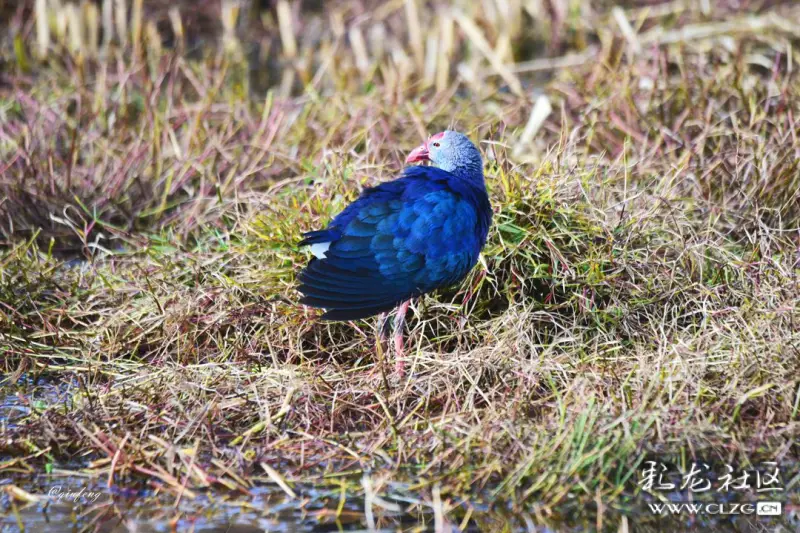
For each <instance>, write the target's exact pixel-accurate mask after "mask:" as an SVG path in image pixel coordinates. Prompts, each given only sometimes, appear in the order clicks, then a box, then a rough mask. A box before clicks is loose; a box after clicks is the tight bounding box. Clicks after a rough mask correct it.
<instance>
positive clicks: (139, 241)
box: [0, 2, 800, 529]
mask: <svg viewBox="0 0 800 533" xmlns="http://www.w3.org/2000/svg"><path fill="white" fill-rule="evenodd" d="M145 4H147V5H146V6H145V7H146V9H145V10H144V11H143V12H142V14H141V15H138V14H137V13H138V12H137V10H136V5H137V3H136V2H134V8H133V11H132V13H131V16H130V20H129V24H130V26H128V25H123V23H122V22H120V23H117V22H115V26H114V28H115V31H116V32H117V33H115V34H114V35H115V36H114V38H113V40H111V41H110V42H109V43H108V45H107V46H103V45H102V42H103V38H102V37H101V36H102V35H106V34H107V33H108V31H106V30H103V31H101V30H97V29H96V30H92V25H91V21H92V20H95V19H96V20H97V24H98V25H99V28H105V27H104V26H102V20H103V17H102V10H101V9H97V10H95V11H93V10H92V8H88V7H85V8H82V10H78V9H75V10H74V12H73V11H70V9H67V8H64V9H66V14H64V15H62V14H61V12H60V11H53V10H48V11H47V12H46V13H45V15H44V16H45V21H46V22H45V23H43V24H45V25H46V26H47V27H48V29H49V30H48V31H50V30H52V31H51V32H50V33H51V35H50V37H49V39H50V40H49V41H48V44H47V46H46V47H45V48H46V53H44V52H42V51H37V50H39V48H38V47H39V43H41V33H37V13H38V14H40V15H41V13H40V12H37V11H36V10H35V9H33V6H34V4H33V3H31V6H30V7H31V9H15V10H13V9H12V10H9V13H10V15H9V17H8V20H9V21H10V22H9V25H8V27H7V28H6V30H5V31H6V34H5V35H4V41H3V42H4V46H3V50H4V52H3V55H2V56H0V234H1V235H2V239H3V245H4V249H3V250H2V251H0V367H2V368H3V371H4V372H6V378H5V382H4V387H8V388H12V389H13V390H15V391H17V392H20V393H21V394H24V393H25V392H26V391H28V390H29V388H30V387H32V385H31V381H30V380H31V379H32V378H40V379H42V380H45V381H48V382H54V383H61V384H62V387H64V388H66V389H68V390H69V392H70V399H69V401H66V402H59V403H52V404H47V403H45V404H43V405H42V404H36V405H34V406H33V408H32V409H31V412H30V414H29V415H28V416H26V417H24V418H23V419H22V420H20V421H17V422H16V423H15V424H14V425H13V426H12V427H9V428H8V431H7V435H8V438H6V439H4V440H2V441H0V455H1V456H2V457H3V460H2V461H0V469H3V470H6V471H7V472H41V471H44V470H45V469H47V468H50V467H49V466H48V465H53V464H55V465H58V464H60V463H62V462H66V461H76V460H78V461H84V462H85V469H84V471H91V472H92V473H94V474H97V475H99V476H102V478H103V479H106V478H109V479H111V478H113V479H116V480H117V481H119V482H125V480H128V479H145V480H147V481H149V482H152V483H154V484H157V485H158V486H160V487H161V490H162V491H165V492H168V493H172V494H174V495H175V497H176V498H178V497H179V495H182V494H186V495H183V496H180V497H188V496H187V495H190V493H185V491H186V490H190V491H200V490H203V489H206V488H209V489H214V490H219V491H225V492H228V491H230V492H232V493H234V494H238V493H245V492H246V491H247V490H248V488H250V487H251V486H252V485H253V484H254V483H258V482H267V483H277V484H278V485H279V486H282V487H283V486H285V487H286V490H287V492H288V493H292V494H297V493H299V494H300V495H302V488H303V487H307V486H309V485H313V486H321V487H326V488H329V489H331V488H333V489H336V490H340V491H341V493H342V494H345V495H346V497H347V498H366V501H367V502H369V505H373V504H374V505H375V507H376V511H375V512H376V513H378V512H379V509H382V508H386V507H389V508H391V505H390V504H387V503H386V502H385V501H384V500H381V499H380V498H383V499H389V500H392V499H393V498H394V499H396V500H398V501H400V502H401V503H402V507H403V508H407V507H408V508H410V509H411V510H412V512H417V511H419V512H421V511H423V510H424V511H426V512H427V511H428V510H431V509H432V510H433V512H434V514H435V516H436V519H437V520H440V519H442V518H441V517H445V518H444V519H446V520H449V521H452V522H453V523H454V524H459V523H462V522H464V523H467V522H468V521H469V520H470V519H471V518H472V519H476V520H494V519H495V515H494V514H491V513H490V515H489V516H491V518H487V517H486V510H487V506H488V508H489V509H490V510H493V512H494V513H496V514H498V515H503V514H504V513H506V512H509V511H510V512H511V513H513V514H515V515H516V516H517V517H524V516H529V517H532V518H533V519H534V520H535V521H537V522H547V521H550V520H555V521H558V520H559V517H560V516H561V515H564V514H570V515H573V518H574V517H575V516H577V517H578V519H579V520H581V521H585V523H588V524H589V525H590V527H596V528H598V529H604V528H611V527H614V528H616V527H618V524H620V521H621V520H622V519H621V518H620V516H619V514H618V513H615V512H613V511H615V510H629V509H631V508H633V507H635V506H637V505H639V504H640V503H641V501H643V500H644V496H643V495H641V494H640V493H639V490H638V488H637V482H638V481H639V476H638V470H639V469H640V468H641V463H642V461H643V460H644V459H645V458H647V457H670V458H671V459H672V460H675V461H678V462H680V461H684V462H685V463H688V462H691V461H692V460H695V459H698V460H699V459H702V460H707V461H711V462H714V463H717V464H724V463H731V464H737V465H742V466H748V465H749V464H750V463H751V462H752V463H755V462H758V461H762V460H775V461H777V462H779V463H782V464H785V465H791V464H795V465H796V462H797V460H798V455H800V450H798V447H797V439H798V436H800V413H799V411H800V378H798V376H800V356H799V355H798V341H800V331H799V330H798V322H797V321H798V319H800V317H798V304H799V303H800V290H798V289H799V287H798V273H799V272H798V257H800V256H798V247H799V246H800V241H798V238H799V237H798V228H799V227H800V197H799V196H798V185H800V171H799V170H798V161H799V160H800V159H798V156H799V155H800V143H799V142H798V139H797V122H796V121H797V117H798V116H800V105H799V104H798V102H800V80H799V79H798V76H797V60H798V56H797V48H798V43H800V39H798V36H800V32H798V28H800V26H798V25H797V20H799V19H800V11H798V9H797V8H796V7H792V6H774V7H771V6H762V5H761V4H758V5H756V4H753V5H748V6H746V8H741V9H740V10H738V11H737V10H734V9H733V8H730V9H729V8H727V7H725V6H723V5H722V4H724V3H722V2H721V3H719V4H720V5H719V6H715V7H714V9H711V10H710V11H709V12H704V11H703V10H702V6H701V5H700V4H702V3H698V6H697V7H692V6H688V5H687V6H684V5H683V4H681V3H665V4H659V5H657V6H653V7H649V8H646V7H640V6H636V5H631V6H629V7H628V8H627V9H626V10H624V11H614V10H612V9H611V7H610V6H608V7H604V6H595V7H594V8H591V7H590V6H589V3H588V2H571V4H570V6H571V7H570V8H569V9H568V10H565V12H563V13H560V12H551V11H552V10H547V9H544V8H543V10H542V11H541V12H540V13H538V15H537V16H538V18H530V20H529V19H527V18H526V17H531V15H532V14H533V15H536V12H535V11H530V12H529V11H525V10H524V9H523V7H522V6H521V5H520V6H518V5H516V4H515V3H511V4H510V5H511V7H510V8H509V9H510V10H514V9H516V10H517V11H518V12H514V11H512V12H509V13H503V12H502V11H499V10H495V12H494V13H492V12H491V9H490V8H491V6H495V4H494V3H492V2H486V3H484V4H482V5H480V6H477V7H474V6H473V7H472V8H470V9H473V10H474V11H470V10H468V9H465V10H464V11H456V12H454V13H456V14H455V15H452V16H445V15H446V13H447V12H446V11H445V10H439V12H438V16H437V17H426V16H423V15H424V12H423V14H420V13H419V10H420V9H422V6H417V7H414V6H416V4H414V3H413V2H412V3H403V2H399V3H398V2H395V3H387V4H382V6H381V7H379V8H377V9H376V10H375V11H372V12H370V13H367V14H364V13H358V12H357V11H356V9H357V6H356V5H355V4H349V3H341V4H339V3H336V6H335V7H330V8H328V9H326V10H325V11H313V10H310V11H308V12H306V11H303V12H302V13H301V12H300V11H299V10H298V9H297V7H296V6H295V7H292V6H291V5H290V4H288V3H284V2H278V7H277V8H270V9H267V10H265V11H264V12H263V14H258V16H255V14H254V12H256V11H257V9H256V8H255V7H253V8H252V9H249V8H248V9H245V8H243V9H242V10H241V11H236V10H235V9H233V10H231V9H230V8H228V7H223V9H222V10H221V12H217V11H214V10H215V9H219V8H218V7H217V8H215V7H213V6H210V5H209V6H207V5H206V4H203V8H202V9H198V10H196V11H193V12H190V13H187V11H191V10H186V9H182V10H179V11H178V12H177V13H178V15H179V17H178V19H177V20H183V22H182V23H181V24H178V23H177V22H176V17H175V15H174V12H173V16H170V14H169V10H168V9H167V8H166V7H162V6H161V5H160V4H159V3H157V2H152V3H147V2H145ZM532 4H533V5H539V3H536V2H534V3H532ZM631 4H634V3H631ZM0 5H2V3H0ZM497 5H499V4H497ZM542 5H544V3H542ZM409 6H411V7H409ZM487 6H488V7H487ZM545 7H546V6H545ZM6 9H8V8H6ZM287 9H288V11H287ZM531 9H532V8H531ZM205 10H209V13H211V15H208V19H204V18H202V17H203V16H205V15H204V13H206V11H205ZM92 13H94V14H92ZM215 16H216V17H217V18H216V19H215V18H214V17H215ZM60 17H64V18H63V20H67V21H68V22H67V23H66V26H65V28H66V29H63V31H62V34H59V28H61V26H59V24H60V22H59V21H60V20H62V18H60ZM93 17H94V18H93ZM181 17H185V19H183V18H181ZM193 17H194V18H193ZM40 19H41V17H40ZM73 19H77V20H81V21H86V22H85V24H84V25H83V26H81V31H80V32H77V33H75V34H74V35H73V34H72V33H70V32H71V31H72V30H70V28H73V26H72V24H74V22H73ZM195 19H196V20H195ZM113 20H115V21H116V19H113ZM137 20H139V22H136V21H137ZM208 20H212V21H213V20H216V24H217V26H213V27H212V28H211V29H208V30H207V31H208V33H202V34H201V35H200V36H197V35H193V34H192V33H191V31H190V29H191V28H193V27H200V28H206V26H204V25H203V24H204V21H206V22H205V23H208ZM513 21H517V22H516V23H512V22H513ZM625 21H627V23H626V22H625ZM792 21H794V23H792ZM526 23H527V24H528V26H526ZM209 24H210V23H209ZM120 25H122V27H123V28H124V32H121V31H119V30H120ZM51 26H52V28H51ZM40 27H41V26H40ZM415 28H416V29H418V30H419V31H415ZM526 28H527V29H526ZM530 28H534V29H535V30H536V31H535V32H533V31H530ZM76 31H77V30H76ZM93 31H94V32H95V34H96V35H98V41H99V42H100V46H97V47H94V46H93V45H92V44H91V43H92V42H93V41H89V40H88V37H86V36H87V35H93V33H92V32H93ZM104 31H105V33H104ZM381 32H383V33H381ZM476 32H477V34H478V36H479V37H480V39H478V38H476V37H475V35H476ZM531 34H534V36H533V37H532V36H531ZM120 35H122V36H123V37H122V38H120ZM373 35H378V36H381V35H383V36H384V38H383V39H377V38H375V39H374V41H373V40H371V39H372V37H370V36H373ZM76 36H77V37H76ZM481 39H483V40H485V41H486V43H485V44H484V43H482V42H481ZM378 42H383V43H384V48H383V49H382V50H379V49H378V48H377V44H376V43H378ZM487 46H488V49H484V48H485V47H487ZM431 47H438V48H435V49H434V52H430V53H429V50H430V49H431ZM95 48H96V49H95ZM37 54H39V55H40V56H41V57H38V58H37ZM546 55H547V56H549V57H555V58H556V59H554V60H541V59H538V62H537V58H541V57H542V56H546ZM430 57H433V58H434V59H430ZM530 61H534V62H533V63H531V62H530ZM515 65H516V66H515ZM539 95H544V97H546V98H547V100H548V102H549V103H550V105H551V107H552V112H551V113H550V114H548V115H546V118H544V120H543V121H542V122H539V121H538V120H537V117H538V116H540V115H539V114H538V112H536V111H535V109H536V106H537V104H536V102H537V101H538V97H539ZM542 101H543V100H542ZM539 105H540V106H541V105H543V104H539ZM539 109H541V107H540V108H539ZM532 116H533V117H534V118H533V119H531V117H532ZM542 116H544V115H542ZM449 126H452V127H454V128H455V129H458V130H460V131H463V132H465V133H468V134H469V135H470V136H471V137H472V138H473V139H474V140H476V141H482V144H481V148H482V150H483V152H484V155H485V159H486V174H487V177H488V186H489V188H490V196H491V200H492V204H493V207H494V211H495V218H494V226H493V228H492V230H491V233H490V237H489V243H488V244H487V247H486V249H485V250H484V253H483V258H482V261H481V263H480V264H479V266H478V267H477V268H476V269H475V270H474V272H473V273H472V274H471V276H470V278H469V279H468V280H467V281H466V282H465V283H464V284H463V285H462V286H461V287H458V288H453V289H452V290H450V291H445V292H443V293H440V294H438V295H434V296H429V297H425V298H423V299H422V300H421V301H420V302H417V303H416V304H415V305H414V306H413V307H412V309H413V313H412V317H411V318H410V321H409V325H408V327H409V334H410V341H409V347H410V357H411V361H410V362H409V365H408V366H409V373H408V375H407V376H406V377H405V378H403V379H398V378H397V377H396V376H393V375H392V373H391V367H392V365H391V357H392V354H391V353H386V354H383V353H382V352H380V351H379V352H378V353H376V347H375V344H374V330H375V324H374V323H373V322H372V321H364V322H358V323H351V324H348V323H343V324H330V323H324V322H318V321H316V320H315V317H316V316H317V315H318V312H317V311H314V310H311V309H304V308H302V307H300V306H298V305H296V304H295V302H296V301H297V299H298V295H297V293H296V291H295V290H294V276H295V274H296V273H297V272H298V271H299V270H300V269H301V268H302V266H303V265H304V264H305V262H306V261H307V259H308V255H307V252H305V251H303V250H299V249H298V248H297V247H296V244H295V243H296V242H297V241H298V239H299V235H300V233H301V232H303V231H307V230H310V229H314V228H318V227H320V226H321V225H322V224H324V223H325V222H327V221H328V220H330V218H331V217H332V216H333V215H335V214H336V213H337V212H338V211H340V210H341V209H342V208H343V207H344V206H345V205H346V203H347V202H348V201H350V200H352V199H353V198H355V197H356V196H357V195H358V192H359V191H360V189H361V188H362V187H364V186H369V185H371V184H375V183H377V182H380V181H383V180H387V179H391V178H392V177H393V176H395V175H396V173H397V171H398V170H399V169H400V168H401V166H402V161H403V160H404V156H405V154H406V153H407V152H408V150H409V149H411V148H413V147H414V146H416V145H417V144H418V143H419V141H420V139H422V138H423V136H424V135H425V134H426V132H428V133H430V132H434V131H439V130H441V129H444V128H446V127H449ZM382 357H385V358H386V359H385V361H384V364H382V361H383V359H382ZM799 482H800V480H799V478H798V476H797V469H796V467H794V470H793V471H789V472H787V475H786V476H785V478H784V485H785V486H786V489H787V490H786V494H787V495H788V498H789V499H788V500H787V502H788V503H790V504H791V503H792V502H793V504H794V505H797V504H798V501H797V487H798V483H799ZM292 487H294V489H293V488H292ZM295 489H296V490H297V492H295ZM375 502H378V503H375ZM408 502H412V503H408ZM637 502H638V503H637ZM381 506H383V507H381ZM576 509H578V510H585V509H589V511H590V512H588V513H585V514H584V512H576V511H575V510H576ZM501 510H502V511H503V512H501ZM518 519H519V520H523V519H522V518H518ZM523 522H524V520H523Z"/></svg>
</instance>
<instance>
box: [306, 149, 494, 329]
mask: <svg viewBox="0 0 800 533" xmlns="http://www.w3.org/2000/svg"><path fill="white" fill-rule="evenodd" d="M458 135H460V134H458ZM465 139H466V138H465ZM467 142H469V141H467ZM469 144H470V146H472V144H471V143H469ZM473 149H474V146H473ZM475 152H476V153H477V149H475ZM478 160H479V161H480V155H479V154H478ZM453 170H454V171H453V172H450V171H447V170H443V169H441V168H436V167H408V168H407V169H406V170H405V171H404V173H403V175H402V176H401V177H400V178H399V179H396V180H394V181H389V182H386V183H382V184H380V185H378V186H376V187H374V188H370V189H366V190H365V191H364V192H363V193H362V194H361V196H360V197H359V198H358V199H357V200H355V201H354V202H353V203H351V204H350V205H348V206H347V207H346V208H345V209H344V210H343V211H342V212H341V213H339V215H337V216H336V217H335V218H334V219H333V221H331V223H330V224H329V225H328V227H327V228H326V229H324V230H319V231H311V232H308V233H306V234H304V235H303V236H304V239H303V241H302V242H301V243H300V244H301V245H319V246H323V248H321V249H324V244H325V243H329V244H328V245H327V249H324V252H323V253H321V254H319V255H320V256H321V257H317V258H314V259H312V260H311V261H310V262H309V264H308V266H307V267H306V268H305V269H304V270H303V272H301V273H300V275H299V276H298V279H299V281H300V287H299V290H300V292H301V293H303V295H304V297H303V299H302V300H301V302H302V303H304V304H306V305H310V306H313V307H321V308H325V309H326V310H327V312H326V313H325V314H324V315H323V316H322V318H323V319H328V320H354V319H359V318H365V317H368V316H371V315H374V314H378V313H380V312H383V311H388V310H390V309H392V308H394V307H395V306H397V305H398V304H400V303H401V302H404V301H406V300H408V299H410V298H413V297H416V296H419V295H421V294H424V293H427V292H430V291H432V290H434V289H436V288H438V287H443V286H447V285H452V284H454V283H456V282H458V281H461V279H463V278H464V277H465V276H466V275H467V274H468V273H469V271H470V270H471V269H472V267H473V266H474V265H475V263H476V262H477V261H478V256H479V254H480V251H481V249H482V248H483V246H484V244H485V243H486V235H487V233H488V230H489V224H490V222H491V215H492V211H491V206H490V204H489V198H488V195H487V193H486V187H485V185H484V181H483V172H482V169H480V167H479V168H478V170H477V172H475V170H476V169H475V168H474V165H473V167H469V168H466V167H465V168H454V169H453ZM312 251H313V248H312ZM315 253H316V252H315Z"/></svg>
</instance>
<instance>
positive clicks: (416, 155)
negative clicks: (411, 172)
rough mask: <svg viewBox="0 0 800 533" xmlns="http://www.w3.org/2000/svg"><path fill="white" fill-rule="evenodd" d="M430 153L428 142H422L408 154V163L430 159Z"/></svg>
mask: <svg viewBox="0 0 800 533" xmlns="http://www.w3.org/2000/svg"><path fill="white" fill-rule="evenodd" d="M430 160H431V159H430V154H429V153H428V143H427V142H425V143H422V144H420V145H419V146H417V147H416V148H414V149H413V150H411V153H410V154H408V157H407V158H406V163H418V162H420V161H430Z"/></svg>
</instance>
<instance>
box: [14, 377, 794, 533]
mask: <svg viewBox="0 0 800 533" xmlns="http://www.w3.org/2000/svg"><path fill="white" fill-rule="evenodd" d="M78 387H79V385H78V383H76V382H70V381H66V382H58V383H54V382H49V381H47V380H46V379H45V380H43V379H38V380H33V379H30V378H28V377H23V378H22V379H21V380H20V381H18V382H17V383H16V385H15V386H13V387H10V386H4V387H2V388H0V438H4V436H5V435H10V434H11V433H13V430H15V429H16V428H18V427H19V425H21V424H24V423H25V419H26V418H27V417H30V416H37V415H36V411H37V410H43V409H45V408H50V409H52V408H53V407H55V406H59V405H63V406H65V407H69V404H70V396H71V394H73V393H74V392H75V391H76V390H78ZM17 459H18V458H17V457H10V456H5V457H0V533H6V532H12V531H21V530H24V531H34V532H39V531H46V532H49V531H53V532H70V533H73V532H79V531H102V532H115V533H116V532H127V531H135V532H156V531H159V532H160V531H164V532H171V531H196V532H207V533H210V532H237V533H246V532H256V531H267V532H273V531H275V532H287V533H289V532H315V533H319V532H329V531H365V530H366V531H398V530H399V531H433V530H434V529H435V524H436V522H437V516H436V513H435V512H434V510H433V509H432V508H431V507H430V506H429V505H427V504H424V503H421V502H415V501H413V499H412V498H409V499H407V500H404V499H403V498H402V497H400V498H398V499H394V500H388V501H387V500H377V501H376V502H373V503H371V504H368V503H367V502H366V501H365V500H364V499H363V498H347V497H344V498H343V495H342V494H341V491H339V490H332V489H320V488H319V487H314V486H303V487H295V491H296V493H297V494H296V497H294V498H291V497H289V496H288V495H287V494H286V493H285V492H284V491H283V490H282V489H281V488H280V487H278V486H276V485H272V484H270V485H267V484H264V485H260V486H259V485H256V486H255V487H253V488H252V489H251V490H250V493H249V494H246V495H243V494H228V493H225V492H222V491H205V492H196V493H195V497H194V498H191V497H189V496H186V495H182V496H180V497H178V496H177V495H176V494H175V493H174V492H167V491H163V490H162V489H161V488H159V487H158V486H157V485H145V484H143V482H142V481H141V480H138V479H128V480H119V479H115V482H114V483H113V484H109V483H108V479H102V478H99V477H97V476H96V475H90V472H89V471H88V470H85V469H84V467H85V466H86V464H88V458H85V459H84V460H82V461H73V462H71V463H69V464H63V463H58V462H57V461H55V460H48V461H46V462H45V463H44V465H43V466H42V467H41V470H38V469H35V470H33V471H32V470H31V467H30V466H28V464H33V463H34V461H26V462H22V461H17ZM41 462H42V461H41V460H39V461H38V463H36V464H40V463H41ZM790 470H791V471H792V472H795V471H800V469H798V468H792V469H790ZM792 475H794V474H792ZM797 475H800V474H797ZM786 481H787V482H789V483H790V485H791V486H794V485H792V484H791V480H786ZM18 489H21V491H20V490H18ZM665 496H666V498H667V499H668V500H671V501H673V502H674V501H682V500H683V498H682V496H681V494H679V493H666V494H665ZM639 500H640V499H639ZM639 500H634V499H631V500H630V501H628V503H627V504H625V503H622V504H621V505H620V508H618V509H613V510H612V509H605V511H604V517H603V519H602V521H601V522H599V523H598V521H597V518H596V514H597V513H596V509H594V508H591V509H588V508H577V507H570V506H569V504H568V505H566V506H565V508H564V510H563V512H564V515H563V516H558V517H554V516H549V517H547V518H546V523H545V521H543V520H541V519H539V518H538V517H537V518H534V516H533V515H531V514H526V513H514V512H509V511H508V510H503V509H489V508H487V507H486V506H483V507H481V506H479V505H476V506H474V508H473V512H472V514H471V516H470V517H468V518H467V519H466V520H462V521H461V522H460V523H458V524H455V523H454V524H449V523H447V522H440V524H442V523H443V524H444V530H446V531H473V532H474V531H502V530H504V529H505V530H506V531H533V530H535V531H585V530H587V529H597V526H598V525H599V526H600V527H601V528H602V529H603V530H609V531H664V530H672V531H800V509H798V507H797V506H796V504H793V502H795V503H796V501H797V500H796V499H794V497H793V496H790V495H788V494H785V493H784V494H779V495H778V496H777V497H776V500H778V501H781V502H782V504H783V508H782V512H781V516H779V517H765V516H755V515H751V516H741V515H739V516H724V517H723V516H719V515H717V516H709V515H705V516H700V517H692V516H689V515H688V514H687V513H683V514H681V515H680V516H676V517H659V516H655V515H654V514H653V512H651V511H649V510H648V507H647V505H646V504H645V503H646V502H644V501H639ZM729 500H730V498H729ZM734 500H735V498H734ZM731 501H733V500H730V501H728V503H731ZM465 508H466V506H465ZM462 516H463V513H462Z"/></svg>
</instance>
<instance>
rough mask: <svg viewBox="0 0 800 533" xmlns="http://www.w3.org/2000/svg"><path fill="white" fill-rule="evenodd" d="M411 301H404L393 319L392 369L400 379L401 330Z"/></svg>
mask: <svg viewBox="0 0 800 533" xmlns="http://www.w3.org/2000/svg"><path fill="white" fill-rule="evenodd" d="M409 303H411V300H406V301H405V302H403V303H401V304H400V307H398V308H397V315H395V318H394V351H395V366H394V369H395V371H397V374H398V375H399V376H400V377H402V376H403V375H404V374H405V360H404V358H405V348H404V347H403V328H405V324H406V312H407V311H408V304H409Z"/></svg>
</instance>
